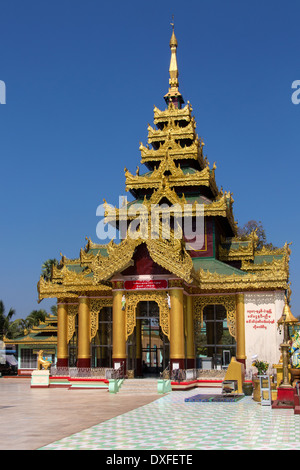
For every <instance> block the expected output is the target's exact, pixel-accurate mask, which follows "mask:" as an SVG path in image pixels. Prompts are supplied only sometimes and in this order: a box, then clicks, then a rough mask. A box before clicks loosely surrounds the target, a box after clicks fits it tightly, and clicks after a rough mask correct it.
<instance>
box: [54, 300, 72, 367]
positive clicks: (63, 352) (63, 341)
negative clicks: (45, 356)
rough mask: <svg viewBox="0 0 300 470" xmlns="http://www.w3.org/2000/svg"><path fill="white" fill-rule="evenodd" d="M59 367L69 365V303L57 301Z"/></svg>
mask: <svg viewBox="0 0 300 470" xmlns="http://www.w3.org/2000/svg"><path fill="white" fill-rule="evenodd" d="M56 366H57V367H68V366H69V353H68V305H67V304H66V303H60V302H57V364H56Z"/></svg>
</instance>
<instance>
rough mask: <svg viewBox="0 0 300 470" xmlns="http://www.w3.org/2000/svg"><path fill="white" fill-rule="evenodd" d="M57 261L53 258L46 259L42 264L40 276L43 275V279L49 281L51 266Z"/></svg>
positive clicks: (55, 264)
mask: <svg viewBox="0 0 300 470" xmlns="http://www.w3.org/2000/svg"><path fill="white" fill-rule="evenodd" d="M57 265H58V261H57V259H55V258H52V259H47V261H45V262H44V263H43V265H42V276H43V277H44V279H45V281H50V279H51V273H52V266H57Z"/></svg>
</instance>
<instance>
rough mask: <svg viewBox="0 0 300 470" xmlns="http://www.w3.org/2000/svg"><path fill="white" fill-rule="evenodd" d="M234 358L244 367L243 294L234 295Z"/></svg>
mask: <svg viewBox="0 0 300 470" xmlns="http://www.w3.org/2000/svg"><path fill="white" fill-rule="evenodd" d="M235 300H236V320H235V325H236V358H237V360H238V361H239V362H242V363H243V364H244V365H245V362H246V344H245V305H244V294H236V296H235Z"/></svg>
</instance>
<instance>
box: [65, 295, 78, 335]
mask: <svg viewBox="0 0 300 470" xmlns="http://www.w3.org/2000/svg"><path fill="white" fill-rule="evenodd" d="M77 314H78V304H68V333H67V343H69V342H70V340H71V339H72V337H73V335H74V333H75V325H76V315H77Z"/></svg>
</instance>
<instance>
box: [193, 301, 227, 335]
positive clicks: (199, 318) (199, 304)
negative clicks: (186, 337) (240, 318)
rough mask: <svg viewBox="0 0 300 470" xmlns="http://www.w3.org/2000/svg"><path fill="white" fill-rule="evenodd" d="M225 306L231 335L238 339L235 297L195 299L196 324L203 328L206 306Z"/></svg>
mask: <svg viewBox="0 0 300 470" xmlns="http://www.w3.org/2000/svg"><path fill="white" fill-rule="evenodd" d="M217 304H219V305H223V306H224V307H225V309H226V313H227V325H228V329H229V333H230V334H231V336H233V337H234V338H235V339H236V300H235V296H234V295H214V296H199V297H194V322H195V330H197V325H199V323H200V325H201V328H202V327H203V309H204V307H206V305H217Z"/></svg>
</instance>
